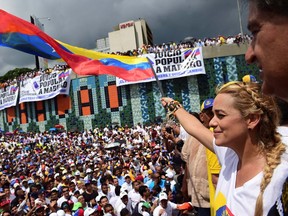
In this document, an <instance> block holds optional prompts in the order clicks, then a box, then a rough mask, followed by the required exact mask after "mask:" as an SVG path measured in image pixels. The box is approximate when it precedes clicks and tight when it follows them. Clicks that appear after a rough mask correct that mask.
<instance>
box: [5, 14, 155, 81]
mask: <svg viewBox="0 0 288 216" xmlns="http://www.w3.org/2000/svg"><path fill="white" fill-rule="evenodd" d="M0 20H1V25H0V46H5V47H9V48H13V49H17V50H19V51H22V52H26V53H29V54H33V55H37V56H41V57H43V58H47V59H60V58H62V59H63V60H64V61H65V62H66V63H67V64H68V65H69V66H70V67H71V68H72V69H73V71H74V72H75V73H77V74H79V75H101V74H107V75H113V76H117V77H119V78H122V79H124V80H127V81H140V80H144V79H148V78H151V77H153V76H154V73H153V70H152V68H151V66H150V64H149V62H148V61H149V60H148V59H147V58H138V57H129V56H119V55H112V54H104V53H100V52H95V51H89V50H87V49H82V48H79V47H74V46H71V45H68V44H65V43H63V42H60V41H56V40H54V39H53V38H51V37H50V36H48V35H47V34H45V33H44V32H42V31H41V30H40V29H38V28H37V27H36V26H35V25H33V24H31V23H29V22H27V21H25V20H23V19H20V18H18V17H16V16H14V15H12V14H9V13H7V12H5V11H3V10H0Z"/></svg>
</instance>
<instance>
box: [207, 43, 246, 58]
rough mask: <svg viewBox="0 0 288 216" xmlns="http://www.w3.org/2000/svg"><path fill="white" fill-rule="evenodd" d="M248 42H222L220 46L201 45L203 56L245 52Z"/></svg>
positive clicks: (233, 54)
mask: <svg viewBox="0 0 288 216" xmlns="http://www.w3.org/2000/svg"><path fill="white" fill-rule="evenodd" d="M248 46H249V44H248V43H245V44H239V46H238V45H237V44H229V45H228V44H224V45H221V46H208V47H203V58H204V59H209V58H215V57H224V56H235V55H243V54H245V52H246V50H247V48H248Z"/></svg>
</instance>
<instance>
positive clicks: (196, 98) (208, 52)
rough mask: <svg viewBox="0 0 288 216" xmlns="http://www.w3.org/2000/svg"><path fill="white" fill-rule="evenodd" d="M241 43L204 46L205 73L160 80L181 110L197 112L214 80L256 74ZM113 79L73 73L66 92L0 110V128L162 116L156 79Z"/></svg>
mask: <svg viewBox="0 0 288 216" xmlns="http://www.w3.org/2000/svg"><path fill="white" fill-rule="evenodd" d="M246 49H247V45H240V46H237V45H223V46H219V47H207V48H204V49H203V54H204V65H205V70H206V74H202V75H195V76H188V77H183V78H176V79H170V80H164V81H161V84H162V88H163V90H164V93H165V95H166V96H168V97H172V98H174V99H176V100H178V101H180V102H181V103H182V104H183V106H184V108H185V109H186V110H188V111H194V112H198V111H199V109H200V104H201V103H202V102H203V100H205V99H206V98H208V97H209V98H210V97H214V96H215V87H216V86H217V85H218V84H221V83H225V82H228V81H234V80H241V78H242V77H243V76H244V75H246V74H252V75H254V76H255V77H256V78H258V69H257V67H256V66H252V65H247V63H246V61H245V56H244V53H245V50H246ZM229 53H230V55H229ZM115 80H116V79H115V77H112V76H106V75H102V76H87V77H80V78H75V79H73V80H72V81H71V87H70V94H69V95H68V96H66V95H65V96H64V95H59V96H57V97H55V98H53V99H50V100H45V101H38V102H29V103H21V104H18V105H17V106H15V107H10V108H8V109H5V110H2V111H0V128H1V129H2V130H4V131H13V130H15V129H16V128H21V129H22V130H24V131H47V130H49V128H51V127H54V125H55V124H61V125H63V126H64V127H65V129H67V130H69V131H71V130H78V131H83V130H85V129H94V128H95V127H104V126H106V125H111V124H119V125H126V124H127V125H129V126H133V125H136V124H138V123H141V124H152V123H155V122H159V121H161V120H164V119H165V118H166V113H165V110H164V109H163V107H162V105H161V102H160V99H161V93H160V91H159V88H158V85H157V83H156V82H148V83H140V84H133V85H126V86H120V87H117V86H116V81H115Z"/></svg>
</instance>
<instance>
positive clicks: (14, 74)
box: [0, 68, 33, 83]
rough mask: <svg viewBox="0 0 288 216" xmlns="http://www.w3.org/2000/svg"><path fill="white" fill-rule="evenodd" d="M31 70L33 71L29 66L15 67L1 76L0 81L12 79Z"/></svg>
mask: <svg viewBox="0 0 288 216" xmlns="http://www.w3.org/2000/svg"><path fill="white" fill-rule="evenodd" d="M31 71H33V69H31V68H15V69H13V70H10V71H8V72H7V73H6V74H5V75H3V76H1V77H0V83H4V82H6V81H7V80H10V79H14V78H16V77H19V76H20V75H22V74H26V73H28V72H31Z"/></svg>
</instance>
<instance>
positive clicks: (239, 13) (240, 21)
mask: <svg viewBox="0 0 288 216" xmlns="http://www.w3.org/2000/svg"><path fill="white" fill-rule="evenodd" d="M237 8H238V17H239V24H240V33H241V35H242V36H243V28H242V18H241V11H240V10H241V9H240V3H239V0H237Z"/></svg>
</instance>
